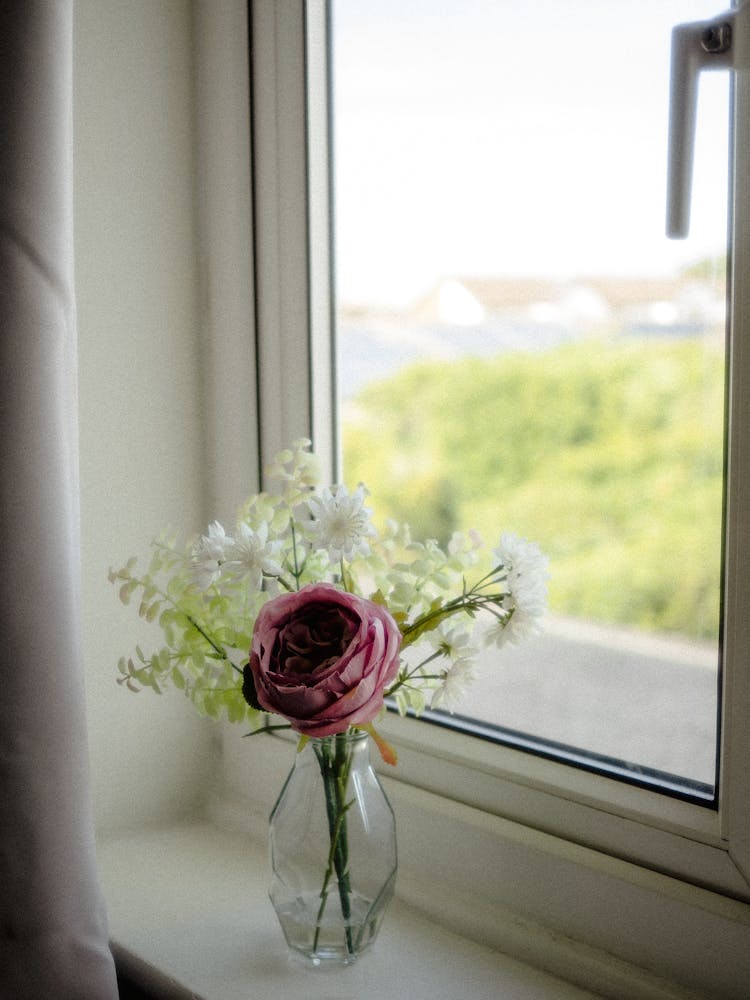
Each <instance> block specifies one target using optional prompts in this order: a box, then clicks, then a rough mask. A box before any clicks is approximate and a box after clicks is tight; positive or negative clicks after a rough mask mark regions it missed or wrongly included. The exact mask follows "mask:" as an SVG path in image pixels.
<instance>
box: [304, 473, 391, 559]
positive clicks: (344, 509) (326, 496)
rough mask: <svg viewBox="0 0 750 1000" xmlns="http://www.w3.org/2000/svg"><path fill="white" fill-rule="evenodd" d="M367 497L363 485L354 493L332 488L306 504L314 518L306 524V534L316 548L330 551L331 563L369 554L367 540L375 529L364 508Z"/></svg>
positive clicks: (341, 488) (338, 487)
mask: <svg viewBox="0 0 750 1000" xmlns="http://www.w3.org/2000/svg"><path fill="white" fill-rule="evenodd" d="M366 496H367V490H366V489H365V487H364V486H363V485H362V484H361V483H360V485H359V486H358V487H357V488H356V490H354V492H353V493H351V494H350V493H349V492H348V491H347V489H346V487H345V486H332V487H331V488H330V489H329V488H328V487H326V488H325V489H322V490H320V492H319V493H317V494H316V495H315V496H313V497H310V498H309V500H308V501H307V505H308V508H309V510H310V513H311V514H312V518H313V519H312V521H309V522H308V523H307V524H306V525H305V533H306V535H307V537H308V539H309V540H310V541H311V542H312V543H313V544H314V545H315V546H316V547H317V548H320V549H325V550H326V551H327V552H328V558H329V559H330V560H331V562H332V563H337V562H339V561H340V560H341V559H353V558H354V556H355V555H363V556H367V555H369V554H370V546H369V544H368V543H367V539H368V538H371V537H372V536H373V535H374V534H375V529H374V528H373V526H372V525H371V524H370V510H369V509H368V508H367V507H365V505H364V504H365V497H366Z"/></svg>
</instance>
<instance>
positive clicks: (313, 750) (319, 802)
mask: <svg viewBox="0 0 750 1000" xmlns="http://www.w3.org/2000/svg"><path fill="white" fill-rule="evenodd" d="M269 840H270V854H271V871H272V875H271V889H270V897H271V902H272V903H273V906H274V909H275V911H276V915H277V917H278V919H279V923H280V924H281V927H282V930H283V932H284V936H285V937H286V940H287V944H288V945H289V947H290V948H291V949H292V950H293V952H295V953H298V954H299V955H303V956H304V957H305V958H306V959H307V960H308V961H309V962H311V963H312V964H313V965H324V964H325V965H331V964H339V965H346V964H348V963H350V962H352V961H354V959H356V957H357V956H358V955H359V954H360V952H362V951H364V950H365V949H366V948H368V947H369V946H370V945H371V944H372V943H373V941H374V940H375V937H376V935H377V933H378V931H379V929H380V924H381V922H382V919H383V914H384V912H385V909H386V906H387V905H388V902H389V900H390V898H391V896H392V895H393V887H394V883H395V878H396V824H395V819H394V816H393V810H392V809H391V807H390V804H389V802H388V799H387V798H386V796H385V792H384V791H383V789H382V787H381V784H380V782H379V780H378V777H377V775H376V774H375V771H374V770H373V767H372V764H371V762H370V738H369V736H368V735H367V733H364V732H362V731H361V730H355V731H352V732H347V733H340V734H338V735H336V736H326V737H318V738H311V739H309V740H308V741H307V743H306V744H305V745H304V747H303V749H302V750H301V751H300V752H299V753H297V755H296V757H295V761H294V766H293V767H292V770H291V772H290V774H289V777H288V778H287V780H286V782H285V784H284V787H283V789H282V791H281V795H280V796H279V798H278V801H277V802H276V805H275V806H274V808H273V812H272V813H271V820H270V831H269Z"/></svg>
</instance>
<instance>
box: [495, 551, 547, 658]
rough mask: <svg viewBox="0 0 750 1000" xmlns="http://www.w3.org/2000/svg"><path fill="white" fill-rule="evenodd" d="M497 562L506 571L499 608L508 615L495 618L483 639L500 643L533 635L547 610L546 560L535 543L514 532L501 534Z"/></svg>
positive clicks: (496, 556)
mask: <svg viewBox="0 0 750 1000" xmlns="http://www.w3.org/2000/svg"><path fill="white" fill-rule="evenodd" d="M494 555H495V558H496V560H497V562H498V563H502V565H503V566H505V568H506V571H507V579H506V587H507V590H508V593H507V595H506V597H505V598H504V600H503V609H504V610H505V611H507V613H508V617H507V618H506V619H504V620H497V621H496V623H495V625H494V626H493V627H492V628H491V629H489V631H488V633H487V642H488V643H494V644H495V645H497V646H502V645H504V644H505V643H517V642H520V641H521V640H522V639H527V638H529V637H530V636H532V635H536V633H537V632H538V631H539V629H540V626H541V619H542V617H543V616H544V613H545V611H546V609H547V579H548V577H549V573H548V565H549V561H548V559H547V557H546V556H545V555H544V553H543V552H542V550H541V549H540V548H539V546H538V545H537V544H536V543H534V542H528V541H526V540H525V539H523V538H519V537H518V535H514V534H511V533H507V534H504V535H503V536H502V537H501V539H500V545H499V546H498V547H497V548H496V549H494Z"/></svg>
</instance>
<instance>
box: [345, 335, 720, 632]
mask: <svg viewBox="0 0 750 1000" xmlns="http://www.w3.org/2000/svg"><path fill="white" fill-rule="evenodd" d="M723 392H724V357H723V351H722V349H721V348H720V347H719V345H714V344H709V343H704V342H702V341H647V340H627V341H626V340H621V341H601V342H600V341H589V342H585V343H579V344H575V345H570V346H564V347H560V348H556V349H554V350H551V351H548V352H544V353H534V354H526V353H524V354H504V355H498V356H495V357H493V358H490V359H486V358H484V359H478V358H470V357H467V358H465V359H463V360H460V361H458V362H456V361H452V362H450V363H449V364H448V363H444V362H430V363H422V364H415V365H411V366H409V367H408V368H406V369H404V370H403V371H402V372H400V373H399V374H398V375H396V376H395V377H393V378H390V379H388V380H386V381H382V382H379V383H374V384H371V385H369V386H367V387H366V388H365V389H364V390H363V391H362V392H361V393H360V395H359V396H358V397H357V398H356V400H354V401H353V403H352V404H350V405H348V406H347V412H346V419H345V420H344V429H343V437H344V468H345V472H346V479H347V481H348V482H350V483H356V482H358V481H360V480H362V481H364V482H365V483H367V484H368V486H369V487H370V489H371V490H372V493H373V496H372V497H371V501H372V506H373V508H374V511H375V516H376V520H377V521H380V522H382V521H383V520H384V519H385V518H387V517H394V518H397V519H398V520H401V521H406V522H408V523H409V524H410V525H411V526H412V529H413V531H414V534H415V535H419V536H430V537H434V538H437V539H438V540H440V541H442V542H445V541H446V540H447V539H448V538H449V537H450V534H451V532H452V531H453V530H454V529H457V528H468V527H476V528H477V529H478V530H479V531H480V532H481V534H482V536H483V537H484V539H485V541H486V542H487V543H488V544H489V545H493V544H495V543H496V541H497V538H498V536H499V533H500V531H502V530H513V531H517V532H518V533H519V534H522V535H524V536H525V537H528V538H533V539H535V540H537V541H538V542H539V543H540V544H541V545H542V546H543V547H544V548H545V549H546V551H547V552H548V554H549V555H550V559H551V572H552V576H551V581H550V604H551V607H552V608H553V610H555V611H557V612H560V613H563V614H570V615H576V616H581V617H586V618H591V619H595V620H599V621H605V622H620V623H625V624H630V625H637V626H639V627H643V628H647V629H652V630H661V631H669V632H679V633H683V634H686V635H690V636H695V637H714V636H715V635H716V629H717V622H718V614H719V579H720V551H721V538H720V526H721V504H722V476H723V471H722V470H723Z"/></svg>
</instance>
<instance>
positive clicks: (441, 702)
mask: <svg viewBox="0 0 750 1000" xmlns="http://www.w3.org/2000/svg"><path fill="white" fill-rule="evenodd" d="M474 679H475V674H474V662H473V660H468V659H460V660H455V661H454V662H453V663H451V665H450V666H449V667H448V668H447V669H446V671H445V672H444V674H443V676H442V677H441V679H440V682H439V683H438V686H437V687H436V688H435V690H434V691H433V693H432V699H431V701H430V708H445V709H446V710H447V711H449V712H453V711H455V710H456V709H457V708H458V707H459V705H460V704H461V702H462V701H463V699H464V696H465V695H466V690H467V688H469V687H470V686H471V685H472V684H473V682H474Z"/></svg>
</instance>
